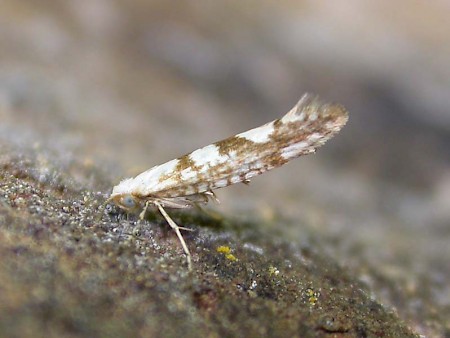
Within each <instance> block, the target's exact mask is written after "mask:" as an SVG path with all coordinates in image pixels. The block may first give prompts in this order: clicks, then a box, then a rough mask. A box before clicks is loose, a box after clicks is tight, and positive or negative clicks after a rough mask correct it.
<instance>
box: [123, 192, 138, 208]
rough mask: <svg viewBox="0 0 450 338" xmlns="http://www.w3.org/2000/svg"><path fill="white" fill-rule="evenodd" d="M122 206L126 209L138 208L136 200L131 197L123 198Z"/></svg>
mask: <svg viewBox="0 0 450 338" xmlns="http://www.w3.org/2000/svg"><path fill="white" fill-rule="evenodd" d="M121 204H122V205H123V206H124V207H125V208H130V209H132V208H134V207H135V206H136V202H135V201H134V198H133V197H132V196H131V195H125V196H124V197H122V200H121Z"/></svg>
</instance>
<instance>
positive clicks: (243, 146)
mask: <svg viewBox="0 0 450 338" xmlns="http://www.w3.org/2000/svg"><path fill="white" fill-rule="evenodd" d="M214 145H215V146H216V147H217V148H218V150H219V154H220V155H228V154H229V153H230V152H232V151H235V152H236V154H238V155H240V154H243V153H246V152H248V151H251V150H252V149H253V148H255V142H253V141H250V140H247V139H246V138H243V137H239V136H232V137H229V138H227V139H225V140H222V141H218V142H216V143H214Z"/></svg>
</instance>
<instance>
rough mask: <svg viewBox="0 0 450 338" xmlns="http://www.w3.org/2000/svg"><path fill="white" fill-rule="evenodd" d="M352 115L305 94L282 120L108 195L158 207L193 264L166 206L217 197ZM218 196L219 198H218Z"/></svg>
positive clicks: (314, 144) (124, 204) (130, 208)
mask: <svg viewBox="0 0 450 338" xmlns="http://www.w3.org/2000/svg"><path fill="white" fill-rule="evenodd" d="M347 120H348V113H347V111H346V110H345V108H344V107H342V106H340V105H338V104H327V103H323V102H321V101H320V99H319V98H318V97H316V96H313V95H311V94H305V95H303V97H302V98H301V99H300V101H299V102H298V103H297V104H296V105H295V107H294V108H292V109H291V110H290V111H289V112H288V113H287V114H286V115H284V116H283V117H282V118H280V119H278V120H274V121H272V122H269V123H266V124H265V125H263V126H261V127H258V128H254V129H251V130H249V131H246V132H243V133H240V134H237V135H235V136H232V137H229V138H227V139H225V140H222V141H219V142H216V143H213V144H210V145H207V146H206V147H203V148H200V149H197V150H195V151H193V152H191V153H189V154H186V155H184V156H181V157H179V158H177V159H174V160H172V161H169V162H167V163H164V164H161V165H158V166H155V167H153V168H151V169H149V170H147V171H145V172H143V173H141V174H140V175H138V176H136V177H134V178H128V179H125V180H123V181H121V182H120V183H119V184H118V185H116V186H115V187H114V188H113V191H112V193H111V196H110V197H109V199H108V201H113V202H114V203H115V204H116V205H117V206H118V207H120V208H121V209H123V210H125V211H126V212H129V213H138V212H140V217H141V219H143V218H144V216H145V213H146V211H147V209H148V208H149V207H155V208H156V209H158V210H159V212H160V213H161V214H162V216H163V217H164V218H165V219H166V221H167V222H168V223H169V225H170V226H171V227H172V229H173V230H174V231H175V232H176V234H177V236H178V238H179V240H180V243H181V245H182V247H183V250H184V253H185V255H186V259H187V264H188V267H189V269H191V266H192V265H191V264H192V263H191V254H190V252H189V249H188V247H187V245H186V243H185V241H184V239H183V236H182V235H181V232H180V229H181V230H189V229H185V228H182V227H180V226H178V225H177V224H176V223H175V222H174V221H173V220H172V218H171V217H170V216H169V215H168V214H167V212H166V210H165V208H176V209H185V208H190V207H193V206H195V205H200V204H206V203H208V201H209V200H210V199H216V198H215V195H214V193H213V190H215V189H218V188H223V187H226V186H228V185H231V184H235V183H239V182H243V183H248V182H249V181H250V179H251V178H252V177H253V176H256V175H260V174H262V173H264V172H266V171H268V170H271V169H273V168H276V167H279V166H282V165H283V164H285V163H287V162H289V161H290V160H292V159H293V158H296V157H298V156H301V155H307V154H311V153H314V152H315V151H316V149H317V148H318V147H320V146H322V145H323V144H324V143H325V142H326V141H327V140H329V139H330V138H331V137H333V136H334V135H335V134H336V133H337V132H339V130H341V128H342V127H343V126H344V125H345V123H346V122H347ZM216 200H217V199H216Z"/></svg>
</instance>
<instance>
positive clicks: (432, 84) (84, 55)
mask: <svg viewBox="0 0 450 338" xmlns="http://www.w3.org/2000/svg"><path fill="white" fill-rule="evenodd" d="M449 13H450V2H448V1H444V0H441V1H439V0H436V1H426V2H425V1H414V0H408V1H406V0H401V1H395V2H392V1H386V0H381V1H361V0H348V1H347V0H345V1H277V2H272V1H253V0H247V1H226V2H224V1H223V2H209V1H189V2H177V3H176V5H174V3H169V2H166V1H144V0H128V1H123V0H116V1H113V0H78V1H67V0H66V1H64V0H41V1H33V0H21V1H17V0H0V118H1V121H0V142H1V143H0V146H9V145H12V146H20V147H30V148H32V147H35V148H36V149H37V150H36V151H39V149H42V148H44V149H50V150H51V151H53V152H55V153H57V154H59V156H60V158H61V159H62V160H64V159H67V158H77V159H80V160H81V161H83V162H84V163H87V164H89V165H92V166H95V167H99V168H100V169H101V170H104V172H105V175H109V176H108V177H111V179H112V181H113V182H118V181H119V180H120V179H121V178H123V177H126V176H132V175H135V174H138V173H140V172H141V171H143V170H146V169H148V168H150V167H151V166H153V165H156V164H160V163H163V162H165V161H167V160H171V159H173V158H175V157H178V156H180V155H183V154H185V153H187V152H190V151H192V150H194V149H196V148H198V147H201V146H204V145H207V144H210V143H211V142H214V141H217V140H220V139H222V138H225V137H228V136H231V135H234V134H236V133H238V132H241V131H245V130H247V129H250V128H253V127H256V126H259V125H260V124H263V123H265V122H268V121H270V120H273V119H275V118H278V117H280V116H281V115H282V114H284V113H285V112H287V111H288V110H289V109H290V108H291V107H292V106H293V105H294V104H295V103H296V102H297V100H298V99H299V98H300V96H301V95H302V94H303V93H304V92H306V91H308V92H313V93H317V94H319V95H320V96H321V97H322V98H323V99H324V100H325V101H335V102H339V103H341V104H342V105H344V106H345V107H346V108H347V109H348V111H349V112H350V120H349V123H348V125H347V126H346V127H345V128H344V129H343V130H342V132H341V133H340V134H339V135H338V136H337V137H336V138H335V139H333V140H331V141H330V142H329V143H328V144H327V145H326V146H325V147H324V148H322V149H320V150H319V151H318V153H317V154H316V155H314V156H308V157H304V158H301V159H298V160H296V161H293V162H291V163H290V164H288V165H286V166H285V167H283V168H281V169H278V170H275V171H272V172H269V173H267V174H265V175H264V176H261V177H257V178H255V179H254V180H253V181H252V184H251V185H250V186H248V187H247V186H244V185H238V186H234V187H230V188H227V189H224V190H220V191H218V197H219V198H220V200H221V202H222V204H221V205H220V206H213V207H212V208H214V209H215V210H217V211H220V212H223V213H224V214H227V215H233V216H234V217H242V218H248V219H263V220H271V219H276V218H277V217H282V218H284V219H289V220H291V221H292V222H293V223H295V224H302V225H304V227H303V228H301V227H289V228H288V229H286V230H283V229H281V230H280V231H281V232H283V231H284V232H285V235H289V236H290V237H291V238H292V240H295V241H304V240H306V239H305V236H303V234H304V233H305V232H306V231H309V232H310V233H313V234H314V236H316V238H317V241H318V245H320V246H321V247H322V248H323V249H324V250H326V251H327V252H329V253H330V254H331V255H333V256H335V257H337V261H338V262H339V264H341V265H342V266H344V267H348V269H350V270H351V271H353V272H354V273H355V274H356V275H357V276H358V277H359V278H360V279H361V280H363V281H365V282H366V283H367V284H368V285H369V286H370V288H371V290H373V297H374V298H375V299H377V300H378V301H380V302H381V303H383V304H385V305H386V306H388V307H389V308H392V309H394V310H395V311H397V312H398V314H399V316H400V318H402V319H404V320H405V321H406V322H407V323H408V324H409V325H411V327H412V328H413V329H414V330H416V331H417V332H418V333H422V334H427V335H430V336H440V335H442V336H444V335H445V334H449V332H450V320H449V319H448V318H450V264H449V258H450V151H449V149H450V148H449V147H450V67H449V60H450V34H449V32H450V21H449V20H448V16H449ZM77 179H80V180H83V178H77V177H74V180H77ZM82 183H83V184H84V186H89V187H91V188H92V189H93V190H102V191H103V192H105V193H107V192H109V189H111V188H112V187H109V186H99V184H98V183H96V182H95V181H94V180H92V181H90V182H86V181H83V182H82ZM308 238H309V237H308Z"/></svg>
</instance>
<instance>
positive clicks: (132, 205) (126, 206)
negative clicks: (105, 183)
mask: <svg viewBox="0 0 450 338" xmlns="http://www.w3.org/2000/svg"><path fill="white" fill-rule="evenodd" d="M108 200H109V201H112V202H114V204H115V205H117V206H118V207H119V208H120V209H123V210H125V211H126V212H129V213H137V212H139V211H140V210H141V209H142V204H141V201H140V200H139V198H137V197H136V196H133V195H132V194H130V193H123V194H113V195H111V197H110V198H109V199H108Z"/></svg>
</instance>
